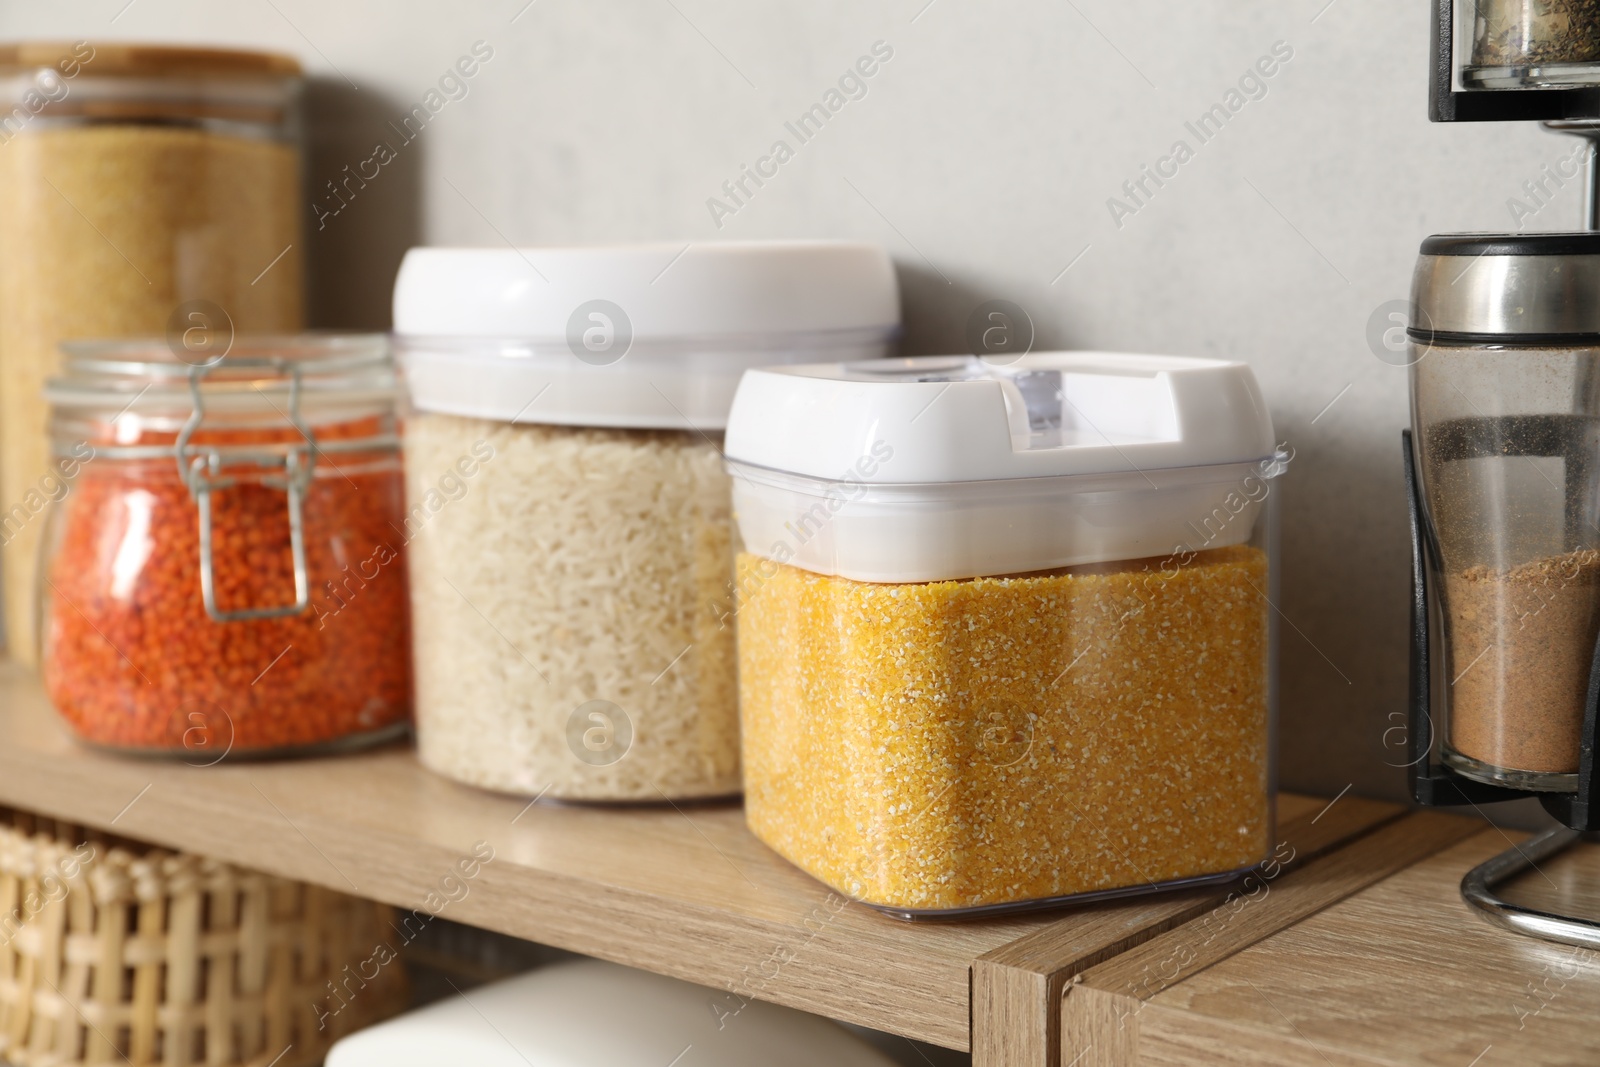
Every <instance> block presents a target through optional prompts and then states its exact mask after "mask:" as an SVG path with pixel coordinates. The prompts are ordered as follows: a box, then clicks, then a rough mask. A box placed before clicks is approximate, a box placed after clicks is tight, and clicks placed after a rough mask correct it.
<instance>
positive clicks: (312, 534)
mask: <svg viewBox="0 0 1600 1067" xmlns="http://www.w3.org/2000/svg"><path fill="white" fill-rule="evenodd" d="M377 430H378V423H377V420H362V421H357V422H351V423H346V424H342V425H339V426H333V427H321V428H319V429H318V430H317V438H318V440H319V441H322V442H327V441H331V440H337V439H351V438H362V437H368V436H371V435H373V434H374V433H376V432H377ZM296 438H297V435H296V433H295V431H293V430H291V429H287V428H276V427H275V428H272V429H264V430H249V431H241V430H229V431H213V432H210V433H205V432H202V433H199V434H196V435H195V438H194V443H195V444H197V445H202V444H265V443H271V442H283V441H292V440H295V439H296ZM172 441H173V435H172V434H171V433H146V434H144V435H143V436H141V437H140V438H139V440H137V441H135V442H130V441H128V440H126V439H125V438H123V439H117V440H115V442H114V443H115V444H116V445H118V446H122V445H127V444H140V445H152V444H158V445H170V444H171V443H172ZM91 443H92V444H95V445H96V447H97V448H100V447H103V446H110V445H112V444H113V440H112V438H111V437H110V435H109V431H108V433H107V436H106V437H105V439H104V440H92V441H91ZM403 495H404V488H403V485H402V481H401V475H400V469H399V463H398V460H397V458H396V457H395V456H394V455H393V454H390V453H383V452H372V453H342V454H339V455H335V456H331V457H324V458H319V460H318V466H317V470H316V476H315V477H314V478H313V479H312V482H311V487H310V489H309V491H308V493H307V496H306V501H305V509H304V526H305V534H306V540H305V543H306V562H307V566H308V569H309V574H310V578H311V590H312V603H311V606H310V608H308V609H307V610H306V611H305V612H303V613H301V614H299V615H295V616H289V617H284V618H276V619H264V620H250V621H240V622H217V621H215V620H213V619H212V618H211V617H210V616H209V615H207V613H206V609H205V606H204V603H203V601H202V599H201V591H200V566H199V522H198V517H197V510H196V504H195V501H194V498H193V497H192V496H191V494H190V492H189V490H188V488H187V487H186V486H185V485H184V483H183V481H182V480H181V479H180V478H179V475H178V470H177V465H176V462H175V461H174V460H173V459H171V458H166V459H151V460H143V459H141V460H124V459H114V458H107V457H100V458H95V459H93V460H91V461H89V462H88V463H87V464H86V465H85V466H84V468H83V470H82V473H81V474H80V475H79V476H78V479H77V482H76V484H75V485H74V487H73V489H72V492H71V495H70V496H69V497H68V498H67V499H66V501H65V502H64V505H63V507H62V509H61V513H60V515H58V516H57V518H56V522H57V523H58V524H59V525H58V529H57V532H58V535H59V536H58V537H57V539H56V541H55V549H54V552H53V554H52V556H51V559H50V562H49V564H48V568H47V572H46V581H47V583H48V584H47V585H46V586H45V589H44V595H45V603H46V608H45V614H44V618H43V625H44V628H45V633H44V658H43V672H44V680H45V686H46V688H47V690H48V692H49V694H50V697H51V699H52V701H53V702H54V703H55V706H56V708H57V710H58V711H59V712H60V713H61V714H62V716H63V717H65V719H66V720H67V722H68V723H70V724H71V726H72V728H73V729H74V730H75V731H77V733H78V734H79V735H80V736H81V737H82V738H84V739H85V740H87V741H90V742H92V743H95V744H100V745H105V746H108V747H115V748H119V749H145V750H153V751H178V752H183V751H185V750H196V749H202V750H206V751H212V750H214V751H215V752H216V753H217V754H218V755H219V756H220V755H221V753H222V752H223V751H225V750H231V751H232V752H234V753H250V752H256V753H263V752H270V751H273V750H279V749H292V748H302V747H307V746H318V745H323V744H327V743H330V742H334V741H338V740H341V739H345V738H349V737H352V736H354V735H362V734H371V733H374V732H378V731H384V730H385V729H386V728H389V727H394V726H397V725H398V724H401V723H403V722H405V721H406V720H407V718H408V717H409V715H410V710H411V668H410V661H409V657H408V649H409V646H410V616H409V612H408V607H407V595H406V574H405V560H404V557H403V555H402V552H403V543H404V535H403V532H402V531H401V527H400V520H401V517H402V515H403V508H402V500H403ZM141 530H143V531H144V533H143V535H142V536H141ZM213 530H214V534H213V538H214V540H213V551H214V561H215V566H214V571H215V575H216V591H217V605H218V607H219V608H220V609H222V610H225V611H226V610H233V609H239V608H246V607H265V606H275V605H281V604H290V603H293V602H294V599H295V594H294V578H293V562H292V556H291V553H290V543H289V522H288V511H287V506H286V502H285V496H284V493H283V491H282V490H281V489H275V488H272V487H269V486H266V485H263V484H260V482H259V480H257V479H254V478H252V477H250V476H249V475H248V474H247V475H246V476H245V478H244V481H243V484H240V485H237V486H234V487H231V488H227V489H222V490H219V491H217V492H215V493H213ZM197 731H198V732H197Z"/></svg>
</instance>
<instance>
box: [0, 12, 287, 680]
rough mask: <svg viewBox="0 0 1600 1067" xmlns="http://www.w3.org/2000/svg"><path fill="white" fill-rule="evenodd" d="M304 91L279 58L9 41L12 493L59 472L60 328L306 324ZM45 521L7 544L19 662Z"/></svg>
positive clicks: (4, 435) (2, 219)
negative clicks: (49, 383)
mask: <svg viewBox="0 0 1600 1067" xmlns="http://www.w3.org/2000/svg"><path fill="white" fill-rule="evenodd" d="M301 87H302V80H301V77H300V72H299V65H298V64H297V63H296V62H295V61H294V60H292V59H289V58H287V57H283V56H275V55H270V54H266V53H254V52H228V51H218V50H212V49H195V48H165V47H160V46H150V45H119V44H106V43H99V44H92V43H89V42H85V41H79V42H75V43H65V42H63V43H61V44H59V45H47V44H15V45H6V46H0V112H3V113H4V114H5V116H6V124H5V126H4V129H3V130H0V141H3V142H4V145H3V147H4V151H3V152H0V247H4V248H5V249H6V254H5V256H3V257H0V374H3V376H4V380H5V383H6V388H5V390H4V391H0V499H4V500H6V501H8V502H15V501H17V500H19V499H20V498H21V497H22V496H23V495H24V494H25V493H26V492H27V491H28V489H29V488H30V487H32V486H33V485H34V484H35V483H36V482H37V481H38V479H39V478H40V477H41V476H43V475H45V474H46V473H47V471H48V470H49V467H50V456H49V455H48V447H47V432H46V422H47V417H48V413H47V411H46V408H45V405H44V404H43V403H42V402H41V401H40V393H41V390H42V388H43V386H44V384H45V382H46V380H47V379H49V378H50V377H51V376H53V375H55V374H56V373H57V372H58V371H59V369H60V366H61V363H60V357H59V345H60V343H61V342H62V341H63V340H71V339H76V338H106V337H132V336H149V335H158V334H161V333H162V332H163V331H168V330H170V329H172V328H173V326H174V324H176V328H177V329H179V330H182V329H186V328H188V327H190V326H192V325H195V324H196V322H198V321H200V320H201V319H203V320H205V324H206V325H210V326H223V325H231V327H232V328H234V329H237V330H239V331H241V332H251V333H258V334H259V333H282V332H287V331H294V330H299V329H301V328H302V326H303V325H304V280H303V279H304V269H303V267H304V260H303V249H304V245H305V242H304V241H303V240H302V231H303V213H304V201H303V199H302V188H303V187H302V175H301V170H302V167H301V164H302V158H303V152H302V128H301V122H300V94H301ZM195 316H198V318H196V317H195ZM39 529H40V526H39V525H38V524H30V525H29V526H28V528H26V529H25V530H23V531H22V532H21V533H20V534H19V535H18V536H17V537H15V538H10V539H8V540H7V541H6V543H5V546H4V552H3V553H0V560H3V563H4V568H5V600H6V631H7V634H8V639H9V645H10V652H11V654H12V655H14V656H15V657H17V658H19V659H22V660H29V659H31V658H32V656H33V653H34V649H35V635H34V634H33V621H34V620H33V592H34V588H35V585H36V578H35V573H34V572H35V566H36V563H37V561H38V559H39V554H38V540H37V536H38V531H39Z"/></svg>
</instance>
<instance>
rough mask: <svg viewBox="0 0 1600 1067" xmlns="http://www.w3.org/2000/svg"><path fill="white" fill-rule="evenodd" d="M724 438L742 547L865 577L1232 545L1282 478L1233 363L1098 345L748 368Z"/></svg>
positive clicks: (1252, 390) (1035, 567) (911, 577)
mask: <svg viewBox="0 0 1600 1067" xmlns="http://www.w3.org/2000/svg"><path fill="white" fill-rule="evenodd" d="M724 448H725V452H726V455H727V457H728V460H729V467H730V470H731V471H732V472H733V473H734V474H735V475H737V477H735V478H734V482H733V492H734V511H735V513H736V515H737V517H738V522H739V527H740V531H741V534H742V538H743V541H744V545H745V548H746V550H747V551H749V552H753V553H756V554H758V555H763V556H766V557H767V558H769V559H773V560H776V561H778V562H780V563H790V564H793V565H795V566H799V567H802V568H805V569H807V570H811V571H815V572H817V573H821V574H832V575H841V576H843V577H847V578H853V579H856V580H859V581H868V582H922V581H940V580H947V579H960V578H968V577H977V576H980V575H999V574H1018V573H1025V572H1030V571H1041V570H1050V569H1054V568H1059V567H1068V566H1075V565H1079V564H1091V563H1107V562H1115V561H1128V560H1139V559H1146V558H1149V557H1163V556H1167V555H1169V554H1172V553H1174V552H1176V553H1178V554H1179V555H1180V556H1181V555H1182V553H1183V552H1186V551H1192V552H1199V551H1202V550H1205V549H1210V548H1221V547H1224V546H1229V545H1238V544H1243V543H1245V542H1247V541H1250V540H1251V539H1252V538H1254V537H1255V528H1256V519H1257V518H1258V516H1259V515H1260V513H1261V510H1262V506H1263V503H1264V502H1265V500H1266V498H1267V496H1268V494H1269V493H1270V486H1269V485H1268V482H1269V481H1270V479H1272V478H1274V477H1276V476H1277V475H1278V474H1280V473H1281V472H1282V469H1283V464H1282V461H1280V460H1279V459H1278V458H1276V457H1275V450H1274V446H1273V435H1272V420H1271V417H1270V416H1269V415H1268V413H1267V407H1266V403H1265V401H1264V400H1263V398H1262V396H1261V391H1260V388H1259V387H1258V386H1257V384H1256V380H1255V376H1254V375H1253V374H1252V373H1251V372H1250V368H1249V367H1247V366H1246V365H1245V364H1243V363H1236V362H1230V361H1224V360H1211V359H1185V358H1178V357H1169V356H1143V355H1120V354H1113V353H1105V352H1044V353H1038V354H1035V355H1029V356H1024V357H1021V358H1020V359H1017V360H1016V361H1014V362H1011V363H1009V364H1008V365H1004V366H1000V365H995V364H992V363H989V362H985V361H983V360H979V359H976V358H971V357H961V356H936V357H920V358H913V359H899V360H888V361H879V362H873V363H855V364H837V363H836V364H816V365H811V366H798V367H781V368H766V369H762V370H752V371H750V372H748V373H747V374H746V375H745V377H744V380H743V382H742V383H741V384H740V386H739V391H738V394H737V396H736V397H735V400H734V404H733V411H732V413H731V415H730V417H729V420H728V430H727V436H726V439H725V445H724Z"/></svg>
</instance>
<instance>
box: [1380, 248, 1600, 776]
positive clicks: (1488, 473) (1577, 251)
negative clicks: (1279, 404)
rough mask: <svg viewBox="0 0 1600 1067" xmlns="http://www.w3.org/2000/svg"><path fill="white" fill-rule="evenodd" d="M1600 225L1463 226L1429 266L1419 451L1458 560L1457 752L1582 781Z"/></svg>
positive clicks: (1596, 449) (1469, 770)
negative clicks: (1483, 230)
mask: <svg viewBox="0 0 1600 1067" xmlns="http://www.w3.org/2000/svg"><path fill="white" fill-rule="evenodd" d="M1597 291H1600V234H1596V233H1576V234H1559V233H1557V234H1546V233H1536V234H1451V235H1441V236H1435V237H1430V238H1428V239H1427V240H1426V241H1425V242H1423V245H1422V254H1421V256H1420V257H1419V259H1418V262H1417V271H1416V279H1415V284H1414V298H1415V301H1416V304H1417V308H1418V315H1417V321H1418V322H1419V324H1420V328H1419V329H1418V330H1416V331H1414V333H1413V338H1414V340H1413V342H1412V353H1411V355H1412V366H1411V404H1412V427H1413V437H1412V447H1413V448H1414V450H1415V456H1416V461H1417V471H1418V474H1419V476H1420V481H1421V485H1422V490H1423V499H1424V501H1425V503H1426V508H1425V516H1426V520H1427V532H1428V537H1429V539H1430V541H1431V544H1432V546H1433V552H1432V553H1431V554H1430V556H1431V560H1432V562H1433V563H1434V564H1435V565H1436V566H1437V567H1438V568H1439V569H1440V571H1442V574H1435V575H1434V576H1433V581H1432V582H1431V583H1430V584H1431V586H1432V588H1434V589H1442V592H1443V596H1442V600H1441V601H1440V608H1439V610H1441V611H1442V620H1443V625H1444V634H1445V642H1444V645H1445V669H1444V677H1443V679H1442V681H1443V682H1446V683H1448V684H1442V685H1439V686H1438V687H1437V688H1438V690H1439V691H1440V692H1442V694H1443V696H1444V700H1445V705H1444V708H1445V712H1446V719H1445V726H1444V749H1443V759H1444V761H1445V763H1446V764H1447V765H1448V766H1449V767H1451V768H1452V769H1453V770H1455V771H1457V772H1458V773H1460V774H1462V775H1465V776H1466V777H1468V778H1472V779H1475V780H1477V781H1480V782H1486V783H1489V784H1493V785H1504V786H1512V787H1515V788H1519V789H1531V790H1537V791H1541V792H1565V793H1575V792H1577V791H1578V771H1579V765H1580V758H1581V756H1582V739H1583V723H1584V715H1585V712H1586V711H1587V709H1588V707H1589V704H1590V700H1591V699H1592V698H1591V697H1590V686H1591V684H1592V682H1591V678H1590V673H1591V668H1592V664H1593V663H1594V657H1595V643H1596V637H1597V635H1600V528H1597V527H1596V520H1597V518H1600V489H1597V485H1600V482H1597V475H1600V312H1597V305H1596V301H1595V300H1593V299H1590V298H1585V297H1584V294H1590V293H1594V292H1597Z"/></svg>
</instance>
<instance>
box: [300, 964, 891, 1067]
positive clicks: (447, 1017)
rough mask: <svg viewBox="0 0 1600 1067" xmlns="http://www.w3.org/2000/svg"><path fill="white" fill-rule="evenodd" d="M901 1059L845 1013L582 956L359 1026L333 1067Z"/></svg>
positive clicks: (720, 1065) (725, 1066) (876, 1062)
mask: <svg viewBox="0 0 1600 1067" xmlns="http://www.w3.org/2000/svg"><path fill="white" fill-rule="evenodd" d="M602 1022H603V1025H601V1023H602ZM691 1050H692V1051H691ZM893 1063H894V1061H892V1060H890V1059H889V1058H888V1057H887V1056H885V1055H883V1054H882V1053H880V1052H879V1051H877V1050H876V1049H874V1048H873V1047H872V1046H871V1045H869V1044H867V1043H866V1042H865V1041H863V1040H861V1039H860V1038H858V1037H856V1036H855V1035H853V1034H851V1033H850V1032H849V1031H848V1030H846V1029H844V1028H843V1027H841V1026H839V1025H838V1024H836V1023H832V1022H829V1021H828V1020H826V1019H821V1018H818V1017H817V1016H815V1015H808V1014H806V1013H805V1012H803V1011H795V1010H794V1009H793V1008H780V1007H778V1006H777V1005H775V1004H763V1003H762V1002H760V1001H757V1000H746V999H743V998H740V997H736V996H734V995H733V994H731V993H726V992H723V991H721V990H715V989H707V988H705V987H704V986H697V985H692V984H690V983H688V982H679V981H677V980H675V979H672V978H662V977H660V976H659V975H654V974H649V973H646V972H645V971H636V970H634V969H632V968H631V967H621V966H618V965H617V964H615V963H602V962H601V961H599V960H580V961H577V962H573V963H562V964H557V965H554V966H550V967H545V968H542V969H540V970H537V971H533V972H531V973H529V974H525V975H521V976H519V977H516V978H508V979H506V980H504V981H501V982H496V983H494V984H493V985H490V986H486V987H483V988H480V989H475V990H472V991H471V992H468V993H466V994H464V995H462V996H451V997H449V998H448V999H446V1000H444V1001H441V1002H440V1003H438V1004H432V1005H429V1006H428V1007H426V1008H422V1009H420V1010H418V1011H414V1012H411V1013H410V1014H408V1015H403V1016H401V1017H400V1018H398V1019H391V1020H390V1021H388V1022H385V1023H379V1024H378V1025H377V1026H373V1027H371V1028H369V1029H367V1030H363V1031H361V1032H360V1033H358V1034H352V1035H351V1036H349V1037H346V1038H344V1039H343V1040H341V1041H340V1042H339V1043H338V1044H337V1045H335V1046H334V1047H333V1051H332V1052H330V1053H329V1054H328V1063H327V1067H454V1065H455V1064H472V1065H473V1067H528V1065H530V1064H534V1065H537V1067H624V1065H632V1064H640V1065H646V1064H648V1065H652V1067H656V1065H659V1067H671V1065H673V1064H680V1065H685V1067H686V1065H688V1064H694V1065H696V1067H756V1065H760V1067H812V1065H817V1064H827V1065H828V1067H893Z"/></svg>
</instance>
